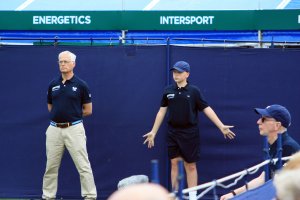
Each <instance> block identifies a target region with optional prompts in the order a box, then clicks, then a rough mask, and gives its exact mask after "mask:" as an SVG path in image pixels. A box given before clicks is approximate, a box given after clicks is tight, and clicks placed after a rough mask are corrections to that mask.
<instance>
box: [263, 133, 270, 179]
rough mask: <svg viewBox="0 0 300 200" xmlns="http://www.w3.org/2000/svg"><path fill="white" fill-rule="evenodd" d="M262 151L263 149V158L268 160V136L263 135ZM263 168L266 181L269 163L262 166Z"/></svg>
mask: <svg viewBox="0 0 300 200" xmlns="http://www.w3.org/2000/svg"><path fill="white" fill-rule="evenodd" d="M263 151H264V159H265V160H269V159H270V154H269V143H268V138H267V137H266V136H265V137H264V148H263ZM264 168H265V173H266V175H265V181H268V180H269V165H265V166H264Z"/></svg>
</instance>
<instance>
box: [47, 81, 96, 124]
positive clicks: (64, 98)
mask: <svg viewBox="0 0 300 200" xmlns="http://www.w3.org/2000/svg"><path fill="white" fill-rule="evenodd" d="M62 80H63V79H62V77H61V76H60V77H58V78H56V79H54V80H53V81H51V83H50V84H49V88H48V104H52V110H51V112H50V119H51V120H52V121H54V122H57V123H63V122H75V121H78V120H81V119H82V106H83V104H86V103H91V102H92V99H91V93H90V90H89V88H88V85H87V84H86V82H85V81H83V80H81V79H80V78H78V77H76V76H75V75H74V76H73V77H72V78H71V79H70V80H67V81H66V82H65V83H64V84H63V83H62Z"/></svg>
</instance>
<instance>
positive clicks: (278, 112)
mask: <svg viewBox="0 0 300 200" xmlns="http://www.w3.org/2000/svg"><path fill="white" fill-rule="evenodd" d="M254 111H255V112H256V113H257V114H259V115H260V118H259V119H258V120H257V125H258V129H259V133H260V135H261V136H266V137H267V139H268V144H269V155H270V158H271V159H273V158H276V157H277V142H278V139H277V138H278V134H281V135H282V137H281V138H282V156H283V157H286V156H291V155H292V154H294V153H296V152H298V151H299V150H300V145H299V144H298V143H297V142H296V141H295V140H294V139H293V138H292V137H291V136H290V135H289V134H288V132H287V128H288V127H289V126H290V125H291V121H292V118H291V115H290V112H289V111H288V110H287V109H286V108H285V107H283V106H281V105H278V104H274V105H270V106H267V107H266V108H255V109H254ZM269 169H270V170H269V174H265V172H262V173H261V174H260V176H259V177H257V178H255V179H253V180H252V181H250V182H249V183H248V185H247V187H246V186H242V187H240V188H237V189H235V190H232V191H231V192H230V193H228V194H225V195H223V196H222V197H221V198H220V199H221V200H226V199H231V198H232V197H233V196H235V195H237V194H241V193H243V192H246V191H247V189H253V188H256V187H258V186H260V185H262V184H264V183H265V180H266V178H267V179H270V178H273V177H274V173H275V171H276V169H277V168H276V165H275V164H273V163H270V165H269Z"/></svg>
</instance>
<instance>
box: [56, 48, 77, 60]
mask: <svg viewBox="0 0 300 200" xmlns="http://www.w3.org/2000/svg"><path fill="white" fill-rule="evenodd" d="M61 54H69V55H70V58H71V61H73V62H75V61H76V55H75V54H74V53H72V52H71V51H63V52H60V54H58V59H59V58H60V56H61Z"/></svg>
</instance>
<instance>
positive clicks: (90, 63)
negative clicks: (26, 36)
mask: <svg viewBox="0 0 300 200" xmlns="http://www.w3.org/2000/svg"><path fill="white" fill-rule="evenodd" d="M63 50H70V51H73V52H74V53H75V54H77V56H78V58H77V66H76V68H75V73H76V74H77V75H78V76H79V77H81V78H82V79H84V80H86V81H87V82H88V84H89V85H90V88H91V91H92V95H93V108H94V110H93V115H92V116H91V117H88V118H86V119H85V120H84V125H85V127H86V131H87V142H88V152H89V156H90V160H91V164H92V167H93V171H94V174H95V179H96V184H97V188H98V192H99V197H100V199H106V198H107V196H108V195H109V194H111V193H112V192H113V191H114V190H115V189H116V186H117V183H118V181H119V180H120V179H122V178H125V177H128V176H131V175H135V174H146V175H149V176H150V175H151V165H150V161H151V160H152V159H158V160H159V163H160V179H161V182H162V184H163V185H164V186H166V187H167V185H168V179H169V173H168V159H167V153H166V143H165V130H166V128H165V124H164V125H163V127H162V128H161V129H160V131H159V135H158V137H157V141H156V146H155V148H154V149H151V150H148V149H147V148H146V146H145V145H143V144H142V143H143V138H142V135H143V134H145V133H147V132H148V131H149V130H150V129H151V127H152V124H153V121H154V118H155V115H156V112H157V111H158V109H159V103H160V99H161V95H162V92H163V89H164V87H165V85H166V84H167V76H168V74H167V70H166V67H167V66H166V65H167V59H168V58H167V55H166V46H109V47H106V46H103V47H74V46H72V47H70V46H69V47H63V46H59V47H57V46H2V47H1V48H0V74H1V79H0V85H1V91H2V92H1V97H0V103H1V105H2V109H1V112H0V119H1V120H0V130H1V132H0V134H1V140H0V158H1V164H0V177H1V179H0V197H13V196H14V197H26V196H28V197H40V195H41V193H42V192H41V187H42V177H43V173H44V168H45V164H46V156H45V130H46V128H47V126H48V124H49V120H48V113H47V106H46V105H47V103H46V92H47V87H48V83H49V82H50V81H51V80H52V79H53V78H54V77H55V76H57V75H59V71H58V66H57V55H58V53H59V52H61V51H63ZM170 53H171V54H170V61H171V63H174V62H175V61H177V60H186V61H188V62H189V63H190V64H191V67H192V71H191V76H190V82H191V83H193V84H196V85H198V86H199V87H200V89H201V90H202V92H203V94H204V96H205V98H206V99H207V101H208V102H209V103H210V104H211V106H212V108H213V109H214V110H215V111H216V112H217V114H218V115H219V117H220V118H221V119H222V121H223V122H224V123H226V124H229V125H231V124H232V125H235V128H234V129H233V130H234V131H235V133H236V134H237V137H236V139H235V140H233V141H228V140H225V139H224V138H223V136H222V135H221V133H220V131H219V130H218V129H217V128H216V127H215V126H214V125H213V124H212V122H210V121H209V120H208V119H207V118H206V117H205V116H204V115H203V114H201V116H200V121H201V125H200V128H201V129H200V130H201V131H200V132H201V160H200V162H199V163H198V168H199V182H200V183H204V182H207V181H210V180H213V179H217V178H220V177H223V176H226V175H229V174H231V173H233V172H236V171H240V170H242V169H244V168H247V167H249V166H251V165H255V164H257V163H258V162H261V161H262V159H263V153H262V143H263V142H262V141H263V140H262V138H261V137H260V136H259V133H258V129H257V125H256V121H257V119H258V116H257V115H256V114H255V113H254V111H253V108H254V107H265V106H267V105H269V104H273V103H278V104H282V105H285V106H286V107H287V108H288V109H289V110H290V111H291V114H292V118H293V119H292V121H293V122H292V126H291V128H290V132H291V135H292V136H294V137H295V138H296V139H297V140H298V141H300V135H299V133H298V130H299V129H300V125H299V123H297V122H299V121H300V112H299V111H300V107H299V104H298V102H299V101H300V96H299V93H300V89H299V85H300V79H299V78H298V76H299V74H300V68H299V66H298V65H299V63H300V62H299V61H300V57H299V53H300V50H299V49H283V50H282V49H224V48H219V49H218V48H217V49H215V48H214V49H210V48H195V47H176V46H172V47H171V49H170ZM58 196H59V197H64V198H66V197H69V198H70V197H80V185H79V177H78V174H77V172H76V169H75V167H74V164H73V163H72V161H71V159H70V156H69V155H68V153H66V155H65V156H64V159H63V162H62V166H61V169H60V175H59V190H58Z"/></svg>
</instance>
